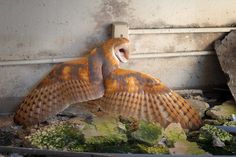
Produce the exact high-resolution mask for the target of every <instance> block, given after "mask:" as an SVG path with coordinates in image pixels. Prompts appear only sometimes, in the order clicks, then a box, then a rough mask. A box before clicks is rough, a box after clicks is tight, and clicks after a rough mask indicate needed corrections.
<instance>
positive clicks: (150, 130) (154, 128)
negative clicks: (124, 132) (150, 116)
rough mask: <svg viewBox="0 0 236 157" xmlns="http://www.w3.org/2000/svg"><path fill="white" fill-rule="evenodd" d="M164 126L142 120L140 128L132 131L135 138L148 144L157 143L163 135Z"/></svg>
mask: <svg viewBox="0 0 236 157" xmlns="http://www.w3.org/2000/svg"><path fill="white" fill-rule="evenodd" d="M162 131H163V129H162V127H161V126H160V125H159V124H155V123H152V122H147V121H140V124H139V127H138V130H136V131H134V132H132V133H131V136H132V138H133V139H135V140H137V141H139V142H143V143H146V144H148V145H154V144H156V143H157V142H158V141H159V140H160V138H161V137H162Z"/></svg>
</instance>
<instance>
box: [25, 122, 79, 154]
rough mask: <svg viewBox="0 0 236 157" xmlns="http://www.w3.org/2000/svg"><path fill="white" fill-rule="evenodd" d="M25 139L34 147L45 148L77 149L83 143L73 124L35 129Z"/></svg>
mask: <svg viewBox="0 0 236 157" xmlns="http://www.w3.org/2000/svg"><path fill="white" fill-rule="evenodd" d="M26 139H27V140H28V141H29V142H30V143H31V144H32V145H33V146H35V147H38V148H46V149H63V150H72V149H75V148H76V149H78V148H80V147H81V143H83V135H82V134H81V132H80V130H79V129H78V128H77V127H76V126H73V125H69V124H63V125H53V126H50V127H46V128H43V129H40V130H38V131H36V132H35V133H33V134H31V135H30V136H27V137H26Z"/></svg>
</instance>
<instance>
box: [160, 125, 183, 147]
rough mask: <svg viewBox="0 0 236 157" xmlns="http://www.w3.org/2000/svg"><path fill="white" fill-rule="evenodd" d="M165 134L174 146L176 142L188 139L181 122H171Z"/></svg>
mask: <svg viewBox="0 0 236 157" xmlns="http://www.w3.org/2000/svg"><path fill="white" fill-rule="evenodd" d="M164 136H165V137H166V138H167V144H168V145H169V146H173V145H174V143H175V142H177V141H180V140H186V139H187V136H186V134H185V132H184V130H183V128H182V127H181V125H180V124H179V123H171V124H170V125H168V126H167V128H166V129H165V131H164Z"/></svg>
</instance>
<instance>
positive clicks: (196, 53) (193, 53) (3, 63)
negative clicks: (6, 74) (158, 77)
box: [0, 51, 215, 66]
mask: <svg viewBox="0 0 236 157" xmlns="http://www.w3.org/2000/svg"><path fill="white" fill-rule="evenodd" d="M205 55H215V51H191V52H169V53H166V52H165V53H155V52H154V53H137V54H132V55H131V56H130V58H131V59H142V58H168V57H187V56H205ZM75 59H79V58H51V59H34V60H14V61H12V60H11V61H0V66H12V65H27V64H54V63H61V62H66V61H70V60H75Z"/></svg>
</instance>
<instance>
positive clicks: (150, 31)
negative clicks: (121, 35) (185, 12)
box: [129, 27, 236, 35]
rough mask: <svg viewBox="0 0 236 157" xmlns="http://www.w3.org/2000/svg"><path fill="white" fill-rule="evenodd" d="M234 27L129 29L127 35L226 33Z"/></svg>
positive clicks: (234, 28)
mask: <svg viewBox="0 0 236 157" xmlns="http://www.w3.org/2000/svg"><path fill="white" fill-rule="evenodd" d="M232 30H236V27H219V28H163V29H129V35H138V34H178V33H227V32H230V31H232Z"/></svg>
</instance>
